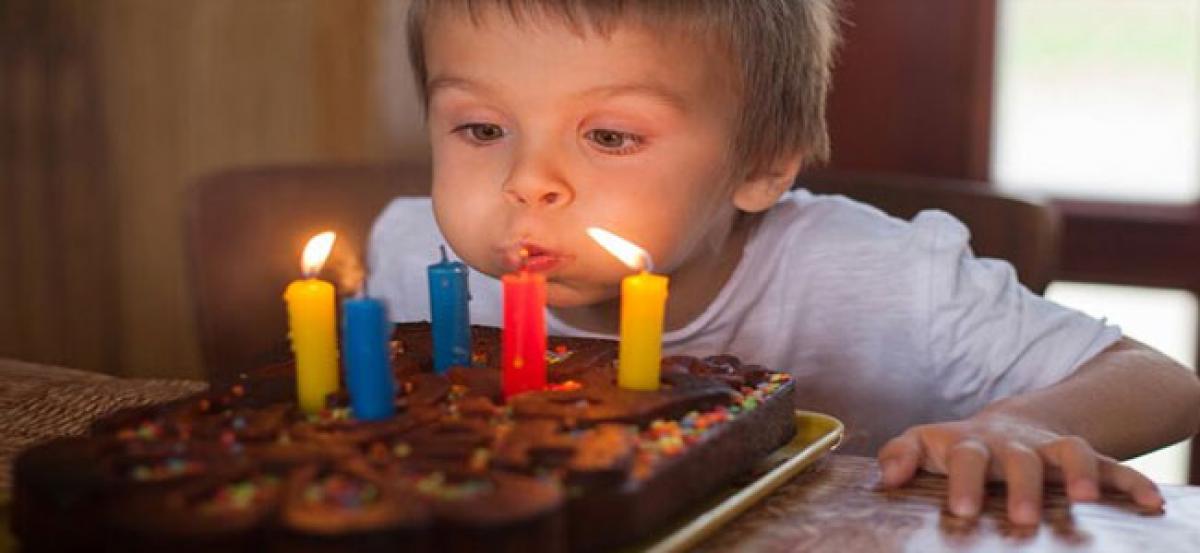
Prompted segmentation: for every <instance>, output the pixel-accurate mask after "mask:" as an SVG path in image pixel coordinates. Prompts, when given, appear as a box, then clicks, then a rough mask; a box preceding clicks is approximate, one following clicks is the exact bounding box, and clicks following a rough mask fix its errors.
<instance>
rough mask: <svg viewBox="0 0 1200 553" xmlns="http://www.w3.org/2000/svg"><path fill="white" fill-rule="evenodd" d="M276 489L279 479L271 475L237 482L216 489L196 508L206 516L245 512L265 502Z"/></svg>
mask: <svg viewBox="0 0 1200 553" xmlns="http://www.w3.org/2000/svg"><path fill="white" fill-rule="evenodd" d="M278 488H279V479H278V478H277V477H275V476H273V475H265V476H259V477H255V478H247V479H245V480H238V481H237V482H231V483H229V484H226V485H224V486H221V487H219V488H217V490H216V491H215V492H214V493H213V494H212V495H211V496H209V497H208V498H206V499H205V500H204V501H201V502H200V504H199V505H197V507H196V508H197V510H198V511H199V512H200V513H201V514H208V515H212V514H218V513H224V512H229V511H246V510H249V509H250V508H252V507H255V506H258V505H261V504H262V503H263V502H265V501H267V498H269V497H270V496H271V495H273V494H274V493H275V490H276V489H278Z"/></svg>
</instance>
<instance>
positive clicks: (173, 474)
mask: <svg viewBox="0 0 1200 553" xmlns="http://www.w3.org/2000/svg"><path fill="white" fill-rule="evenodd" d="M203 471H204V463H201V462H199V461H197V460H195V459H188V458H185V457H167V458H166V459H163V460H161V461H158V462H154V463H145V464H139V465H134V466H133V467H132V468H130V469H129V477H130V478H132V479H133V480H134V481H137V482H161V481H163V480H170V479H172V478H178V477H180V476H188V475H192V474H199V473H201V472H203Z"/></svg>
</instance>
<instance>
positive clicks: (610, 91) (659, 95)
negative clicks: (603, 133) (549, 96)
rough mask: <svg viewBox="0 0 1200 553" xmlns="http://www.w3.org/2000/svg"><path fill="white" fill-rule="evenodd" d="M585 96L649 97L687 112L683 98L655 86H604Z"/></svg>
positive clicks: (632, 84) (641, 84) (640, 84)
mask: <svg viewBox="0 0 1200 553" xmlns="http://www.w3.org/2000/svg"><path fill="white" fill-rule="evenodd" d="M587 95H589V96H592V95H596V96H603V97H605V98H612V97H614V96H624V95H633V96H650V97H652V98H654V99H656V100H658V101H660V102H662V103H664V104H666V105H668V106H670V107H673V108H675V109H678V110H680V111H687V107H688V102H687V100H685V99H684V98H683V96H681V95H679V94H677V93H676V92H675V91H673V90H671V89H669V88H667V87H664V86H660V85H656V84H644V83H631V84H614V85H605V86H600V87H596V88H593V89H591V90H589V91H588V92H587Z"/></svg>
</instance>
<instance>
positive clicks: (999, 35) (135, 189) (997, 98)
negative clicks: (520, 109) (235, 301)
mask: <svg viewBox="0 0 1200 553" xmlns="http://www.w3.org/2000/svg"><path fill="white" fill-rule="evenodd" d="M406 7H407V3H406V2H405V1H403V0H342V1H338V2H331V1H322V0H255V1H253V2H245V1H240V0H172V1H170V2H162V1H158V0H104V1H95V0H0V356H5V357H14V358H18V359H25V360H29V361H37V362H43V363H52V364H59V365H65V366H69V367H76V368H83V369H88V370H94V371H100V372H105V373H109V374H115V375H121V376H169V377H183V378H202V377H203V375H204V373H203V371H202V368H201V363H200V360H199V359H200V358H199V354H198V347H197V341H196V337H195V322H194V313H193V308H192V301H193V300H192V297H191V294H190V291H189V286H190V283H189V280H188V278H189V269H188V264H187V259H186V252H185V248H184V239H183V223H182V219H181V214H182V212H183V209H184V205H183V203H184V199H185V197H186V196H185V191H186V190H187V187H188V186H189V184H190V183H192V182H194V181H195V180H196V179H197V178H199V177H201V176H203V175H206V174H210V173H212V172H214V171H217V170H222V169H228V168H230V167H244V166H255V165H263V164H278V163H302V162H313V161H332V162H388V161H397V160H399V161H419V160H423V159H424V158H425V156H426V155H427V146H426V144H425V141H424V137H423V131H422V128H421V122H420V112H419V108H418V106H417V104H416V100H415V94H414V93H413V87H412V82H411V79H410V76H409V73H408V67H407V59H406V52H405V37H404V32H403V17H404V11H405V9H406ZM845 18H846V20H847V25H846V43H845V45H844V47H843V50H842V56H841V60H840V63H839V68H838V70H837V73H836V80H835V88H834V92H833V96H832V98H831V104H830V120H831V126H832V132H833V138H834V161H833V163H832V168H833V169H839V170H840V169H846V170H861V171H877V172H889V173H905V174H912V175H927V176H937V177H949V178H955V179H966V180H974V181H985V182H989V183H991V184H992V185H993V186H995V187H997V188H1000V189H1002V190H1006V191H1011V192H1014V193H1017V194H1022V195H1029V196H1036V197H1041V198H1045V199H1047V201H1051V202H1053V203H1054V204H1055V205H1056V206H1057V207H1058V208H1059V210H1060V212H1061V213H1062V216H1063V224H1064V226H1063V233H1064V234H1063V244H1062V259H1061V261H1060V271H1059V274H1060V276H1061V280H1059V281H1057V282H1055V283H1054V284H1053V285H1052V286H1051V287H1050V289H1049V290H1048V292H1047V295H1048V296H1050V297H1051V298H1052V299H1055V300H1057V301H1060V302H1062V303H1066V304H1068V305H1071V306H1074V307H1077V308H1079V309H1082V310H1084V311H1086V312H1089V313H1091V314H1093V315H1096V316H1100V317H1107V318H1108V319H1109V320H1110V321H1112V322H1114V323H1116V324H1119V325H1121V326H1122V327H1123V328H1124V329H1125V331H1126V333H1127V334H1129V335H1131V336H1133V337H1135V338H1137V339H1139V340H1142V341H1144V342H1147V343H1149V344H1151V345H1153V346H1155V347H1158V348H1159V349H1161V350H1163V351H1165V352H1166V353H1167V354H1168V355H1171V356H1172V357H1175V358H1176V359H1178V360H1179V361H1181V362H1182V363H1184V364H1186V365H1188V366H1192V367H1194V366H1195V364H1196V358H1197V351H1196V341H1197V335H1198V334H1200V330H1198V324H1197V301H1196V294H1197V291H1200V204H1198V203H1197V199H1198V198H1200V155H1198V154H1200V0H971V1H963V0H913V1H907V2H897V1H895V0H857V1H855V2H853V3H852V4H851V5H849V6H848V7H847V9H846V13H845ZM1189 448H1190V446H1189V445H1187V444H1184V445H1180V446H1176V447H1174V448H1169V449H1168V450H1164V451H1163V452H1159V453H1156V454H1154V455H1152V456H1150V457H1149V458H1147V459H1142V460H1139V461H1138V463H1142V465H1139V466H1141V467H1142V468H1144V469H1145V470H1148V471H1151V472H1152V474H1153V475H1154V477H1155V478H1156V479H1158V480H1160V481H1164V482H1173V481H1174V482H1178V481H1186V479H1187V474H1188V470H1189V463H1190V461H1189V457H1188V450H1189ZM1197 461H1200V458H1198V459H1197ZM1195 464H1196V465H1200V463H1195ZM1198 472H1200V471H1196V470H1193V474H1197V473H1198Z"/></svg>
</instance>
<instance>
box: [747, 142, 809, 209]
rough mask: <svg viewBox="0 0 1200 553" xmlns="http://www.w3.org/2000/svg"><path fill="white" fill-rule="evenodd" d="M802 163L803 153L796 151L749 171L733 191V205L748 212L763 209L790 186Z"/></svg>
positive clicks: (775, 200) (770, 204) (776, 199)
mask: <svg viewBox="0 0 1200 553" xmlns="http://www.w3.org/2000/svg"><path fill="white" fill-rule="evenodd" d="M803 165H804V154H803V153H799V152H797V153H795V154H792V155H788V156H783V157H781V158H780V159H778V160H776V161H775V163H772V164H770V165H768V166H767V167H765V168H763V169H762V170H759V171H758V172H756V173H751V174H750V175H748V176H747V177H746V178H745V180H743V181H742V182H741V183H740V184H738V186H737V188H736V189H735V190H734V191H733V205H734V206H735V207H737V208H738V209H740V210H742V211H745V212H748V213H757V212H759V211H765V210H766V209H767V208H769V207H771V206H773V205H775V202H777V201H779V197H780V196H782V195H783V193H784V192H787V191H788V190H790V189H791V188H792V183H793V182H795V180H796V175H797V174H799V173H800V167H801V166H803Z"/></svg>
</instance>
